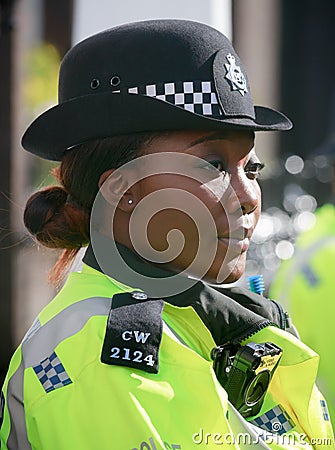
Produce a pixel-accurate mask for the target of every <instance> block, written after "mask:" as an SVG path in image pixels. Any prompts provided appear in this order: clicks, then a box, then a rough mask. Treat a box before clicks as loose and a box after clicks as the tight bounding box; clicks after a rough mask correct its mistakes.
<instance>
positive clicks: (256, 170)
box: [202, 159, 265, 179]
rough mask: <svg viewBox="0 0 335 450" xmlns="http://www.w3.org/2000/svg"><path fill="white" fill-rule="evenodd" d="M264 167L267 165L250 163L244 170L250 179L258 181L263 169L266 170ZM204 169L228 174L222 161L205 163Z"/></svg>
mask: <svg viewBox="0 0 335 450" xmlns="http://www.w3.org/2000/svg"><path fill="white" fill-rule="evenodd" d="M264 167H265V164H263V163H261V162H248V164H247V165H246V167H245V168H244V172H245V173H246V175H247V177H248V178H249V179H256V178H258V176H259V174H260V172H261V171H262V169H264ZM202 168H203V169H205V170H208V171H211V172H215V171H217V170H218V171H219V172H222V173H226V172H227V170H226V168H225V165H224V162H223V161H222V160H221V159H215V160H214V159H213V160H211V161H205V162H204V164H203V166H202Z"/></svg>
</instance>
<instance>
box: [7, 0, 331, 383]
mask: <svg viewBox="0 0 335 450" xmlns="http://www.w3.org/2000/svg"><path fill="white" fill-rule="evenodd" d="M150 18H186V19H191V20H196V21H200V22H205V23H208V24H209V25H212V26H214V27H215V28H217V29H219V30H221V31H222V32H224V33H225V34H226V35H227V36H228V37H230V38H231V39H232V40H233V43H234V46H235V48H236V50H237V52H238V54H239V56H240V57H241V59H242V61H243V62H244V65H245V67H246V69H247V72H248V75H249V79H250V83H251V87H252V95H253V98H254V102H255V104H260V105H267V106H272V107H275V108H278V109H280V110H281V111H283V112H285V113H287V115H288V116H289V117H290V118H291V119H292V120H293V122H294V124H295V127H294V129H293V130H292V131H290V132H288V133H282V134H280V133H258V134H257V137H256V150H257V152H258V154H259V156H260V158H261V160H262V161H263V162H265V164H266V168H265V169H264V171H263V173H262V176H261V180H260V183H261V185H262V190H263V214H262V217H261V220H260V223H259V225H258V227H257V229H256V232H255V237H254V242H253V244H252V246H251V248H250V251H249V257H248V263H247V271H246V276H248V275H254V274H258V273H262V274H263V275H264V281H265V286H266V289H267V288H268V286H269V285H270V283H271V280H272V278H273V276H274V274H275V272H276V270H277V268H278V267H279V265H280V263H281V261H282V260H286V259H289V258H291V257H292V256H293V254H294V251H295V247H294V243H295V238H296V236H297V234H299V233H300V232H301V231H304V230H307V229H309V228H310V227H311V226H313V224H314V222H315V216H314V212H315V210H316V208H317V207H319V206H321V205H323V204H324V203H327V202H330V201H332V177H333V173H332V171H333V168H332V164H331V163H330V160H329V159H328V157H327V155H324V154H323V152H322V149H323V148H324V145H325V143H329V142H330V141H331V140H332V139H333V140H334V139H335V138H334V136H333V135H334V130H335V111H333V109H335V108H334V106H333V105H332V103H333V101H332V98H333V92H335V89H334V87H335V86H334V85H335V80H334V79H333V74H334V73H335V57H334V56H333V53H334V52H333V50H332V48H331V46H332V45H333V42H334V41H335V39H334V38H335V27H334V23H335V2H334V1H333V0H322V1H321V2H320V1H316V0H296V1H294V2H293V1H292V0H207V1H203V0H169V1H168V2H167V1H166V2H157V1H156V0H142V1H134V0H123V1H122V2H119V1H116V0H99V1H95V2H91V1H90V0H0V68H1V70H0V384H2V380H3V376H4V373H5V372H6V370H7V365H8V361H9V358H10V356H11V354H12V352H13V348H15V346H16V345H17V344H18V343H19V341H20V340H21V339H22V337H23V336H24V334H25V333H26V331H27V330H28V328H29V326H30V324H31V322H32V321H33V319H34V317H35V316H36V315H37V313H38V312H39V311H40V310H41V308H42V307H43V305H45V304H46V303H47V302H48V301H49V300H50V299H51V298H52V296H53V295H54V293H55V292H54V290H53V288H51V287H50V286H49V285H48V283H47V273H48V270H49V269H50V268H51V266H52V265H53V263H54V262H55V260H56V258H57V254H55V252H54V251H48V250H46V249H43V248H40V247H37V246H36V244H35V243H34V242H33V241H32V240H31V239H30V237H29V236H28V235H27V233H26V231H25V229H24V226H23V222H22V214H23V210H24V205H25V202H26V200H27V198H28V197H29V195H30V194H31V193H32V192H34V191H35V190H36V189H38V188H40V187H41V186H43V185H47V184H50V183H53V182H54V181H53V179H52V177H51V176H50V174H49V172H50V169H51V168H52V167H53V164H51V163H49V162H46V161H43V160H41V159H39V158H38V157H34V156H32V155H30V154H28V153H26V152H25V151H23V150H22V147H21V144H20V139H21V136H22V134H23V132H24V130H25V128H26V127H27V125H28V124H29V123H30V122H31V121H32V120H33V119H34V118H35V117H36V116H37V115H38V114H40V113H41V112H42V111H43V110H45V109H47V108H49V107H50V106H52V105H53V104H55V103H56V102H57V78H58V67H59V63H60V60H61V58H62V57H63V56H64V54H65V53H66V51H67V50H68V49H69V48H70V47H71V46H72V45H73V44H75V43H77V42H78V41H80V40H82V39H84V38H85V37H87V36H89V35H91V34H94V33H95V32H97V31H100V30H102V29H105V28H109V27H112V26H115V25H118V24H121V23H125V22H130V21H135V20H145V19H150ZM239 283H240V284H242V285H246V278H245V277H244V278H243V279H242V280H240V282H239Z"/></svg>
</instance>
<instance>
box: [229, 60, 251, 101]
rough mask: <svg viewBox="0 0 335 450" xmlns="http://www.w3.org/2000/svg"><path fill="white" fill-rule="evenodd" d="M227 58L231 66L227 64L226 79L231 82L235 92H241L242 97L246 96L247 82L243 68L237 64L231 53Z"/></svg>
mask: <svg viewBox="0 0 335 450" xmlns="http://www.w3.org/2000/svg"><path fill="white" fill-rule="evenodd" d="M226 58H227V60H228V62H229V64H225V67H226V69H227V73H226V76H225V78H227V79H228V80H229V81H230V82H231V85H232V88H233V91H239V92H240V93H241V94H242V95H244V94H245V93H246V92H248V89H247V80H246V79H245V76H244V75H243V73H242V70H241V68H240V67H239V66H237V65H236V64H235V57H234V56H233V55H231V54H230V53H229V55H227V57H226Z"/></svg>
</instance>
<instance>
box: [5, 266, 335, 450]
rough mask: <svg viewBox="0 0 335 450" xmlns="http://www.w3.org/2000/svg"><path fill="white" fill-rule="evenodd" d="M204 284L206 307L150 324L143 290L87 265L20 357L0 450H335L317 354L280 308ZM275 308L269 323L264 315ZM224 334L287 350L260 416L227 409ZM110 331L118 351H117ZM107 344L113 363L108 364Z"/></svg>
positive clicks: (170, 311)
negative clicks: (217, 355)
mask: <svg viewBox="0 0 335 450" xmlns="http://www.w3.org/2000/svg"><path fill="white" fill-rule="evenodd" d="M199 286H200V288H199ZM199 286H198V288H199V289H200V291H199V292H200V295H199V298H198V299H197V300H196V301H195V303H196V304H197V306H195V303H192V304H188V305H187V302H186V303H185V304H183V305H177V304H173V303H172V302H171V303H170V302H169V301H165V302H162V301H161V303H155V301H151V303H150V305H161V306H164V309H163V311H162V315H161V317H160V315H159V314H158V315H157V314H156V313H155V314H156V315H155V314H154V316H153V317H154V318H153V320H154V321H156V319H158V321H156V322H157V323H156V322H155V325H154V324H153V325H152V328H151V326H150V320H151V319H150V318H149V319H148V317H147V316H145V317H144V315H143V317H142V316H141V312H140V311H141V308H144V307H145V308H146V307H147V306H148V303H147V304H146V300H145V296H143V295H141V294H140V295H139V294H138V292H135V294H134V291H137V290H136V289H133V288H130V287H127V286H124V285H121V284H120V283H119V282H117V281H115V280H113V279H111V278H110V277H108V276H106V275H104V274H103V273H101V272H100V271H98V270H96V269H95V268H92V267H90V266H88V265H86V264H85V265H84V266H83V269H82V272H76V273H72V274H71V275H70V276H69V278H68V280H67V282H66V284H65V285H64V287H63V288H62V290H61V291H60V293H59V294H58V295H57V296H56V297H55V299H54V300H53V301H52V302H51V303H50V304H49V305H48V306H47V307H46V308H45V309H44V310H43V311H42V312H41V313H40V314H39V316H38V318H37V319H36V321H35V322H34V324H33V325H32V327H31V329H30V331H29V332H28V334H27V335H26V337H25V338H24V340H23V342H22V344H21V345H20V347H19V348H18V349H17V351H16V352H15V354H14V356H13V358H12V361H11V364H10V368H9V371H8V375H7V378H6V381H5V383H4V386H3V389H2V401H1V403H2V408H1V416H0V417H1V421H0V425H1V428H0V437H1V439H0V441H1V450H4V449H9V450H13V449H19V450H93V449H94V450H95V449H97V450H107V449H108V450H109V449H115V450H140V449H141V450H144V449H150V450H159V449H183V450H189V449H198V448H206V449H216V448H218V446H219V448H227V449H228V448H229V449H244V448H265V449H269V448H270V449H312V448H315V449H330V448H333V447H334V437H333V432H332V428H331V424H330V421H329V416H328V412H327V409H326V404H325V401H324V399H323V397H322V395H321V394H320V392H319V391H318V389H317V388H316V387H315V384H314V382H315V378H316V374H317V368H318V359H319V358H318V356H317V354H316V353H314V351H312V350H310V349H309V348H308V347H306V346H305V345H304V344H303V343H301V342H300V341H299V340H298V339H296V338H295V337H294V336H292V335H291V334H289V333H287V332H285V331H284V330H282V329H280V328H279V327H276V326H275V325H272V324H271V323H272V322H271V320H269V317H270V319H271V318H272V319H273V321H276V320H275V316H276V311H277V313H278V310H277V306H276V305H273V304H272V302H270V301H269V300H267V299H264V298H261V297H260V296H257V295H256V294H252V293H250V295H249V293H243V291H239V290H238V289H237V290H235V291H234V290H232V291H231V296H228V295H227V294H229V292H230V291H229V290H221V291H220V290H216V289H214V288H211V287H209V286H206V285H204V284H202V283H200V282H199ZM183 296H184V297H183V298H184V300H185V299H187V296H188V293H187V292H186V293H185V294H183ZM238 298H240V299H241V302H240V303H243V301H245V304H240V303H239V302H237V301H236V300H237V299H238ZM123 299H126V303H125V305H123V304H122V301H123ZM130 299H131V301H130ZM143 299H144V301H143ZM208 299H211V302H212V303H210V302H209V303H206V302H207V301H208ZM116 301H118V302H119V305H118V308H117V309H118V311H117V312H116V313H115V311H116V309H113V302H116ZM148 301H150V300H148ZM247 301H249V302H250V305H247ZM266 302H268V305H269V311H270V312H269V313H268V317H263V316H262V315H260V314H257V312H262V311H263V310H264V311H265V310H266V308H267V306H266ZM145 304H146V305H147V306H144V305H145ZM199 305H200V306H199ZM204 305H206V307H205V306H204ZM270 305H271V306H270ZM114 306H115V305H114ZM127 308H128V309H127ZM154 308H156V306H154ZM201 308H202V310H201V311H202V312H201V311H200V309H201ZM143 310H144V309H143ZM155 311H156V312H157V310H155ZM134 312H135V313H134ZM114 313H115V314H116V315H114ZM118 314H120V315H119V316H118ZM278 314H279V313H278ZM156 316H157V317H156ZM201 316H202V318H201ZM115 317H116V319H115ZM118 317H119V318H120V317H121V319H118ZM206 318H207V319H208V323H207V324H206V325H207V326H206V325H205V323H204V321H206V320H207V319H206ZM214 319H215V322H216V325H215V326H216V327H217V328H216V329H214V328H213V330H211V323H212V321H213V320H214ZM132 321H134V323H135V322H136V325H133V322H132ZM277 322H278V320H277ZM217 323H219V325H217ZM229 323H234V329H233V330H231V329H230V328H229ZM157 324H158V325H157ZM161 326H162V327H163V328H162V329H161V328H160V327H161ZM155 327H156V328H155ZM220 327H221V328H220ZM224 328H226V329H224ZM107 330H108V331H107ZM120 330H121V331H120ZM154 330H156V331H157V333H158V334H159V333H160V332H162V335H161V341H160V342H158V343H157V342H156V344H157V345H156V344H155V345H156V348H158V353H157V354H154V353H151V354H146V353H145V351H146V350H145V348H146V347H145V345H146V342H147V341H148V342H149V341H150V339H151V333H152V334H154ZM242 330H243V331H242ZM221 331H222V336H223V335H225V336H231V339H233V336H235V337H236V336H240V337H244V340H243V342H242V343H243V344H245V343H246V342H256V343H262V342H266V341H270V342H273V343H275V344H276V345H278V346H280V347H281V348H282V349H283V356H282V358H281V360H280V364H279V366H278V368H277V370H276V371H275V373H274V376H273V378H272V381H271V384H270V387H269V389H268V392H267V394H266V396H265V401H264V403H263V406H262V408H261V411H260V412H259V414H258V415H257V417H252V418H251V419H250V420H245V419H244V418H242V416H241V415H240V414H239V413H238V412H237V411H236V409H235V408H234V407H233V406H232V405H231V404H230V403H229V402H228V398H227V393H226V392H225V390H224V389H223V388H222V387H221V385H220V384H219V382H218V380H217V378H216V375H215V373H214V371H213V361H212V360H211V350H212V349H213V348H214V347H216V346H217V345H218V343H220V342H218V340H219V339H220V336H219V334H220V332H221ZM118 332H120V333H121V334H120V335H118ZM108 333H109V334H108ZM107 334H108V336H109V338H110V339H112V340H113V339H119V341H118V342H119V344H118V345H115V342H114V346H113V347H108V345H109V344H108V342H109V341H106V336H107ZM248 335H250V336H249V337H247V336H248ZM213 336H214V337H215V339H216V341H215V340H214V337H213ZM106 343H107V344H108V345H107V344H106ZM106 345H107V347H108V348H107V350H108V351H107V356H108V355H109V357H110V358H111V363H106V362H103V361H102V353H103V352H104V349H106V348H105V347H106ZM137 346H138V347H139V348H140V350H136V348H137ZM152 348H154V345H153V347H152ZM134 349H135V350H134ZM143 349H144V350H143ZM156 363H157V370H154V368H153V366H154V365H156ZM137 364H138V368H137Z"/></svg>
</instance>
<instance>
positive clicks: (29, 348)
mask: <svg viewBox="0 0 335 450" xmlns="http://www.w3.org/2000/svg"><path fill="white" fill-rule="evenodd" d="M111 301H112V299H111V298H105V297H92V298H88V299H85V300H81V301H78V302H76V303H74V304H72V305H70V306H69V307H67V308H66V309H64V310H62V311H61V312H60V313H59V314H57V315H56V316H55V317H53V318H52V319H50V321H49V322H47V323H46V324H44V325H42V326H41V325H40V322H39V321H38V320H36V321H35V322H34V324H33V326H32V327H31V330H32V332H28V333H27V336H26V338H25V340H24V342H23V343H22V360H21V364H20V366H19V367H18V369H17V370H16V372H15V373H14V374H13V375H12V377H11V378H10V380H9V382H8V387H7V398H6V403H7V407H8V411H9V417H10V423H11V427H10V433H9V436H8V439H7V448H8V450H18V449H19V450H31V449H32V447H31V445H30V443H29V440H28V436H27V429H26V420H25V412H24V406H23V382H24V370H25V369H26V368H28V367H32V366H34V365H36V364H39V362H40V361H41V360H43V359H44V358H46V357H48V356H49V355H51V354H52V352H53V351H54V349H55V348H56V347H57V345H59V344H60V343H61V342H62V341H64V340H65V339H67V338H69V337H71V336H73V335H75V334H76V333H78V332H79V331H80V330H81V329H82V328H83V327H84V326H85V324H86V323H87V321H88V320H89V319H90V318H91V317H94V316H107V315H108V313H109V310H110V307H111Z"/></svg>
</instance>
